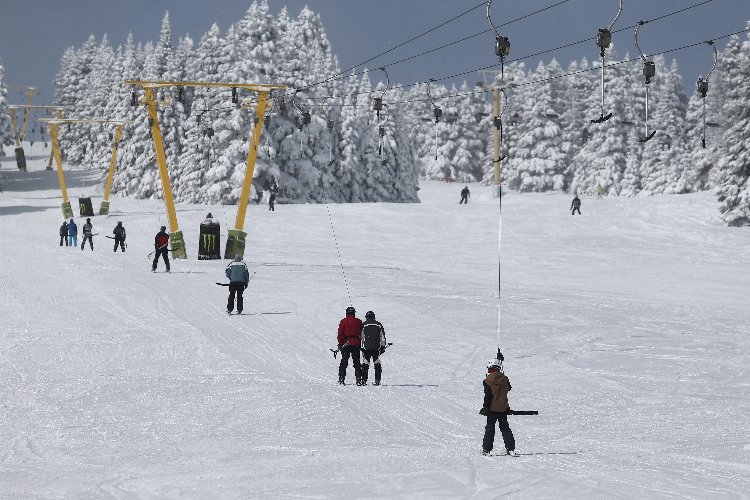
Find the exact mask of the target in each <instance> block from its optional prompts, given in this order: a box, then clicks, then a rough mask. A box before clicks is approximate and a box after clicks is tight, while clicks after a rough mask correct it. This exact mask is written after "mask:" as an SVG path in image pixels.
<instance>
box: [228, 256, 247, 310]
mask: <svg viewBox="0 0 750 500" xmlns="http://www.w3.org/2000/svg"><path fill="white" fill-rule="evenodd" d="M224 274H225V275H226V277H227V278H229V300H227V314H232V311H233V310H234V296H235V294H236V295H237V314H242V305H243V304H242V292H244V291H245V289H246V288H247V285H248V283H249V282H250V271H248V270H247V265H245V263H244V262H242V255H240V254H237V255H235V256H234V261H232V262H231V263H230V264H229V265H228V266H227V268H226V270H225V271H224Z"/></svg>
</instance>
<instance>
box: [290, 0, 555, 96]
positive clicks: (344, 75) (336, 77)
mask: <svg viewBox="0 0 750 500" xmlns="http://www.w3.org/2000/svg"><path fill="white" fill-rule="evenodd" d="M569 1H570V0H561V1H559V2H557V3H555V4H552V5H548V6H547V7H544V8H542V9H539V10H536V11H534V12H530V13H528V14H525V15H523V16H521V17H518V18H515V19H512V20H510V21H506V22H504V23H502V24H498V25H497V27H498V28H499V27H503V26H508V25H510V24H513V23H515V22H518V21H521V20H523V19H526V18H528V17H532V16H535V15H537V14H540V13H542V12H544V11H546V10H549V9H552V8H554V7H557V6H559V5H562V4H564V3H567V2H569ZM485 4H487V0H485V1H484V2H482V3H481V4H479V5H477V6H476V7H474V8H472V9H470V10H468V11H466V12H464V13H463V14H460V15H459V16H457V17H456V18H454V19H453V20H455V19H458V18H459V17H461V16H462V15H465V14H468V13H469V12H472V11H474V10H476V9H478V8H479V7H481V6H483V5H485ZM448 22H450V20H449V21H446V23H448ZM441 26H442V25H441ZM441 26H438V27H441ZM433 31H434V29H433ZM490 32H492V29H486V30H483V31H479V32H477V33H474V34H473V35H469V36H466V37H464V38H461V39H459V40H455V41H453V42H450V43H447V44H445V45H442V46H440V47H437V48H434V49H430V50H427V51H425V52H421V53H419V54H415V55H413V56H410V57H407V58H404V59H400V60H398V61H394V62H392V63H388V64H384V65H382V66H385V67H389V66H395V65H396V64H401V63H404V62H407V61H411V60H412V59H416V58H417V57H421V56H424V55H427V54H431V53H433V52H436V51H438V50H442V49H445V48H447V47H450V46H452V45H456V44H458V43H461V42H465V41H466V40H470V39H472V38H476V37H478V36H481V35H484V34H486V33H490ZM427 33H429V32H426V33H423V34H422V35H419V36H423V35H424V34H427ZM419 36H418V37H419ZM418 37H417V38H418ZM413 40H416V38H414V39H413ZM413 40H411V41H413ZM406 43H409V41H407V42H404V45H405V44H406ZM401 46H403V45H401ZM401 46H396V47H393V48H392V49H389V50H387V51H385V52H383V53H382V54H379V55H377V56H375V57H373V58H372V59H368V60H367V61H364V62H362V63H360V64H357V65H356V66H352V67H351V68H349V69H347V70H345V71H342V72H340V73H336V74H335V75H333V76H332V77H330V78H328V79H326V80H321V81H319V82H317V83H313V84H310V85H308V86H307V87H303V88H302V90H307V89H311V88H314V87H317V86H318V85H322V84H324V83H328V82H331V81H335V80H342V79H344V78H349V77H351V76H361V75H364V74H365V73H367V72H368V71H367V70H365V71H360V72H357V73H348V72H349V71H351V70H353V69H356V68H358V67H360V66H362V65H364V64H366V63H368V62H371V61H372V60H374V59H377V58H378V57H380V56H382V55H385V54H387V53H389V52H391V51H393V50H396V49H397V48H399V47H401ZM392 88H399V87H392ZM317 99H321V98H317ZM322 99H325V98H322Z"/></svg>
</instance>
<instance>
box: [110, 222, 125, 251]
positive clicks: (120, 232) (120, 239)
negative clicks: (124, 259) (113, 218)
mask: <svg viewBox="0 0 750 500" xmlns="http://www.w3.org/2000/svg"><path fill="white" fill-rule="evenodd" d="M112 234H114V235H115V249H114V251H115V252H116V251H117V246H118V245H119V246H120V248H121V249H122V251H123V252H125V236H126V235H125V227H124V226H123V225H122V222H118V223H117V226H115V229H114V230H113V231H112Z"/></svg>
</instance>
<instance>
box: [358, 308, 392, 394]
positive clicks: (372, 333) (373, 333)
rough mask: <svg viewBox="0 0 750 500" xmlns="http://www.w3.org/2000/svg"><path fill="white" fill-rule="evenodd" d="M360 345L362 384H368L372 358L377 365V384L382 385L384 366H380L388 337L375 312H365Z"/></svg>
mask: <svg viewBox="0 0 750 500" xmlns="http://www.w3.org/2000/svg"><path fill="white" fill-rule="evenodd" d="M360 345H361V347H362V355H363V356H364V359H363V360H362V365H361V366H362V368H361V370H360V379H361V383H362V385H367V377H368V376H369V372H370V360H372V363H373V364H374V365H375V385H380V378H381V376H382V374H383V368H382V367H381V366H380V355H381V354H382V353H383V352H385V347H386V345H387V344H386V339H385V329H384V328H383V325H382V324H381V323H380V321H376V320H375V313H374V312H372V311H367V313H365V322H364V323H362V334H361V335H360Z"/></svg>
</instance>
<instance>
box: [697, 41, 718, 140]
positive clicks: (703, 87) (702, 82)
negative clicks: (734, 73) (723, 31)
mask: <svg viewBox="0 0 750 500" xmlns="http://www.w3.org/2000/svg"><path fill="white" fill-rule="evenodd" d="M706 43H707V44H708V45H710V46H711V48H712V49H714V65H713V66H712V67H711V70H710V71H709V72H708V74H707V75H706V76H705V77H704V76H700V77H699V78H698V83H696V87H697V90H698V93H699V94H700V96H701V98H702V99H703V138H702V139H701V144H702V145H703V149H706V96H707V95H708V79H709V78H710V77H711V73H713V72H714V70H715V69H716V64H717V63H718V62H719V52H718V51H717V50H716V43H715V41H714V40H708V41H707V42H706Z"/></svg>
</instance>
